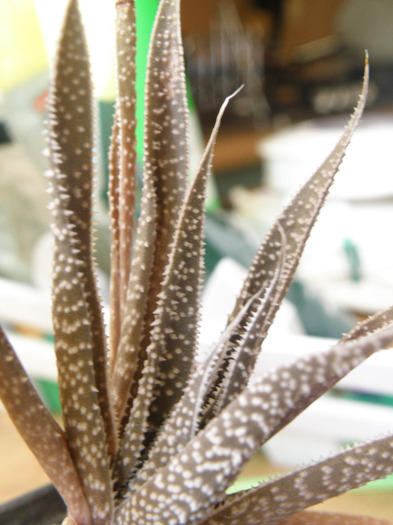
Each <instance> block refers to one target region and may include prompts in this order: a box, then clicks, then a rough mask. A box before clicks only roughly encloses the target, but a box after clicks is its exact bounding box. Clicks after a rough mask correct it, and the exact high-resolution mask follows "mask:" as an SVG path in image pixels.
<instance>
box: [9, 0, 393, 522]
mask: <svg viewBox="0 0 393 525" xmlns="http://www.w3.org/2000/svg"><path fill="white" fill-rule="evenodd" d="M115 4H116V32H117V33H116V34H117V81H118V86H117V91H118V101H117V106H116V114H115V120H114V126H113V137H112V145H111V152H110V157H111V169H110V171H111V177H110V188H109V193H110V219H111V233H112V246H111V261H112V266H111V299H110V312H111V315H110V323H109V324H110V326H109V336H108V337H107V330H106V328H105V326H104V320H103V314H102V306H101V303H100V298H99V293H98V291H97V285H96V276H95V269H94V227H93V223H92V209H93V197H92V195H93V189H94V182H93V179H94V172H95V158H94V155H95V144H94V133H95V129H94V105H93V98H92V87H91V81H90V74H89V58H88V52H87V47H86V43H85V38H84V33H83V27H82V23H81V18H80V15H79V11H78V5H77V1H76V0H70V2H69V5H68V8H67V11H66V17H65V22H64V27H63V31H62V34H61V39H60V42H59V49H58V53H57V57H56V63H55V66H54V74H53V78H52V83H51V90H50V105H49V106H50V107H49V117H48V124H49V130H48V143H49V150H50V159H51V165H52V170H51V176H50V180H51V192H52V213H53V236H54V244H55V247H54V265H53V332H54V338H55V352H56V357H57V363H58V380H59V388H60V396H61V403H62V417H63V425H64V428H62V427H60V425H59V424H58V423H56V422H55V420H54V419H53V418H52V416H51V415H50V413H49V412H48V410H47V409H46V408H45V406H44V405H43V403H42V402H41V400H40V398H39V396H38V395H37V393H36V391H35V390H34V388H33V386H32V384H31V383H30V380H29V378H28V376H27V375H26V373H25V372H24V370H23V368H22V366H21V364H20V362H19V361H18V358H17V357H16V354H15V352H14V350H13V349H12V347H11V345H10V343H9V342H8V340H7V337H6V335H5V333H4V331H1V336H0V350H1V352H0V394H1V398H2V400H3V403H4V405H5V407H6V408H7V410H8V412H9V414H10V416H11V418H12V419H13V421H14V423H15V425H16V427H17V428H18V430H19V432H20V433H21V435H22V436H23V438H24V439H25V441H26V443H27V445H28V446H29V447H30V448H31V450H32V451H33V452H34V454H35V455H36V457H37V458H38V460H39V461H40V463H41V465H42V466H43V468H44V469H45V471H46V472H47V473H48V475H49V477H50V478H51V479H52V481H53V483H54V485H55V487H56V488H57V490H58V492H59V493H60V495H61V496H62V498H63V499H64V501H65V503H66V506H67V509H68V515H67V518H66V519H65V523H67V524H68V525H131V524H135V525H136V524H137V525H143V524H168V525H180V524H191V523H199V524H203V525H220V524H227V523H230V524H231V525H236V524H241V525H245V524H255V525H262V524H265V525H267V524H273V523H277V522H280V520H284V521H282V523H283V524H284V523H285V524H287V525H289V524H292V525H294V524H296V523H300V522H301V521H300V520H304V522H305V523H313V524H316V523H331V524H334V523H342V524H348V525H349V524H350V523H354V522H353V521H352V518H350V517H347V518H345V517H340V516H336V515H334V516H333V515H331V516H327V515H325V516H324V515H323V514H318V513H315V512H307V511H305V512H302V511H303V510H304V509H307V508H308V507H310V506H312V505H314V504H316V503H318V502H321V501H323V500H325V499H327V498H330V497H333V496H336V495H338V494H341V493H342V492H345V491H347V490H349V489H351V488H354V487H358V486H360V485H363V484H365V483H367V482H368V481H370V480H373V479H377V478H382V477H384V476H386V475H388V474H390V473H392V472H393V435H389V436H385V437H382V438H379V439H377V440H374V441H372V442H370V443H365V444H362V445H357V446H355V447H354V448H351V449H347V450H344V451H343V452H341V453H340V454H338V455H335V456H333V457H331V458H328V459H326V460H322V461H319V462H316V463H314V464H312V465H310V466H308V467H304V468H300V469H298V470H296V471H295V472H292V473H290V474H287V475H284V476H282V477H278V478H275V479H272V480H269V481H266V482H263V483H261V484H260V485H259V486H257V487H255V488H252V489H249V490H246V491H243V492H239V493H236V494H232V495H227V494H226V490H227V488H228V487H229V486H230V485H231V484H232V482H233V481H234V480H235V478H236V477H237V475H238V474H239V472H240V471H241V469H242V466H243V465H244V463H245V462H246V461H247V460H248V459H250V458H251V457H252V456H253V454H254V453H255V452H256V451H257V450H258V449H259V447H260V446H261V445H262V444H263V443H265V442H266V440H268V439H270V438H271V437H272V436H273V435H274V434H275V433H277V432H278V431H279V430H280V429H281V428H282V427H283V426H284V425H286V424H287V423H289V422H290V421H291V420H292V419H293V418H294V417H295V416H296V415H297V414H299V413H300V412H302V411H303V410H304V409H305V408H306V407H307V406H308V405H310V403H312V402H313V401H314V400H315V399H317V398H318V397H319V396H320V395H322V394H323V393H324V392H326V391H327V390H328V389H330V388H331V387H332V386H333V385H334V384H335V383H336V382H337V381H338V380H339V379H341V378H342V377H343V376H344V375H345V374H347V373H348V372H349V371H350V370H351V369H353V368H354V367H356V366H357V365H359V364H360V363H361V362H363V361H364V360H365V359H366V358H367V357H369V356H370V355H371V354H373V353H374V352H376V351H377V350H380V349H385V348H389V347H390V346H392V344H393V309H389V310H387V311H384V312H381V313H379V314H376V315H375V316H373V317H371V318H370V319H368V320H367V321H365V322H363V323H361V324H359V325H358V326H356V327H355V328H354V329H353V330H352V331H351V332H350V333H349V334H347V335H346V336H344V337H343V338H342V339H341V341H339V342H338V343H337V344H336V345H335V346H333V347H332V348H330V349H328V350H326V351H325V352H322V353H316V354H313V355H310V356H307V357H304V358H301V359H299V360H298V361H297V362H295V363H294V364H291V365H288V366H283V367H281V368H278V369H277V370H276V371H274V372H269V373H267V374H266V375H263V376H258V377H256V376H255V375H254V376H252V377H251V375H252V372H253V368H254V364H255V361H256V358H257V356H258V354H259V351H260V349H261V347H262V346H263V341H264V340H265V337H266V335H267V332H268V329H269V326H270V325H271V323H272V321H273V319H274V316H275V313H276V311H277V309H278V308H279V305H280V303H281V301H282V299H283V297H284V295H285V293H286V291H287V289H288V286H289V284H290V281H291V278H292V276H293V274H294V272H295V269H296V266H297V263H298V260H299V257H300V255H301V252H302V250H303V247H304V245H305V242H306V240H307V237H308V235H309V233H310V230H311V228H312V225H313V224H314V222H315V220H316V218H317V215H318V213H319V211H320V208H321V206H322V204H323V202H324V199H325V197H326V195H327V194H328V191H329V188H330V186H331V184H332V182H333V179H334V176H335V173H336V172H337V170H338V167H339V165H340V163H341V161H342V159H343V156H344V154H345V150H346V147H347V145H348V143H349V141H350V138H351V135H352V132H353V130H354V128H355V127H356V125H357V122H358V121H359V118H360V116H361V113H362V110H363V107H364V105H365V99H366V92H367V77H368V71H367V70H366V74H365V80H364V84H363V90H362V93H361V96H360V99H359V103H358V106H357V107H356V109H355V111H354V114H353V116H352V118H351V120H350V122H349V124H348V126H347V128H346V129H345V131H344V133H343V135H342V138H341V139H340V141H339V142H338V144H337V146H336V147H335V149H334V151H333V152H332V153H331V155H330V156H329V157H328V158H327V160H326V161H325V162H324V163H323V164H322V166H321V168H320V169H319V170H318V171H317V172H316V173H315V174H314V175H313V176H312V178H311V179H310V180H309V181H308V182H306V183H305V185H304V186H303V187H302V188H301V189H300V191H299V192H298V193H297V195H295V197H294V198H293V200H292V201H291V202H290V204H289V205H288V206H287V207H286V208H285V210H284V212H283V213H282V215H281V216H280V217H279V218H278V219H277V221H276V223H275V224H274V225H273V227H272V229H271V230H270V232H269V234H268V235H267V237H266V239H265V241H264V242H263V244H262V245H261V247H260V249H259V250H258V252H257V253H256V255H255V258H254V260H253V263H252V265H251V268H250V270H249V273H248V277H247V278H246V280H245V283H244V286H243V289H242V291H241V293H240V295H239V298H238V300H237V303H236V306H235V308H234V310H233V312H232V313H231V315H230V316H229V319H228V324H227V326H226V328H225V330H224V331H223V333H222V334H221V336H220V339H219V341H217V342H216V343H214V344H212V347H211V350H210V353H209V354H208V355H207V356H206V357H205V358H203V359H202V358H201V357H200V356H198V323H199V315H200V314H199V310H200V308H199V306H200V294H201V287H202V284H201V283H202V272H203V255H204V248H203V229H204V209H205V204H204V200H205V193H206V182H207V178H208V175H209V172H210V168H211V163H212V156H213V149H214V143H215V140H216V136H217V133H218V128H219V123H220V119H221V117H222V114H223V111H224V108H225V106H226V104H227V103H228V102H229V99H227V100H226V101H225V102H224V105H223V108H222V110H221V111H220V113H219V115H218V118H217V123H216V125H215V127H214V129H213V131H212V134H211V138H210V140H209V142H208V144H207V147H206V151H205V153H204V155H203V158H202V160H201V163H200V168H199V170H198V172H197V173H196V174H195V176H194V177H193V178H192V180H191V181H189V168H188V147H189V146H188V129H187V128H188V118H187V115H188V110H187V101H186V89H185V74H184V65H183V51H182V43H181V32H180V15H179V10H180V6H179V4H180V1H179V0H161V2H160V4H159V8H158V12H157V17H156V21H155V25H154V28H153V32H152V39H151V47H150V53H149V62H148V71H147V78H146V109H145V139H144V151H145V154H144V160H143V166H144V178H143V194H142V203H141V213H140V217H139V220H138V224H137V227H136V228H134V204H135V184H136V183H135V124H136V122H135V116H134V115H135V99H136V97H135V66H134V64H135V48H136V46H135V40H136V36H135V6H134V1H132V0H118V1H117V2H115ZM366 69H367V66H366ZM134 230H136V238H135V240H133V235H134ZM302 522H303V521H302ZM365 523H366V521H365ZM381 523H382V522H381Z"/></svg>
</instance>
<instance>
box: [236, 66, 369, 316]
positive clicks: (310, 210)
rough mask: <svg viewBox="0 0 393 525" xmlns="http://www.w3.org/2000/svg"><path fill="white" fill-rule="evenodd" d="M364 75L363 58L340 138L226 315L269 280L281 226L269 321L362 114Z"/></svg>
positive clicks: (259, 257)
mask: <svg viewBox="0 0 393 525" xmlns="http://www.w3.org/2000/svg"><path fill="white" fill-rule="evenodd" d="M368 75H369V72H368V62H367V60H366V68H365V75H364V83H363V89H362V93H361V95H360V98H359V102H358V104H357V107H356V109H355V111H354V113H353V116H352V118H351V120H350V121H349V123H348V125H347V127H346V129H345V131H344V133H343V135H342V137H341V139H340V140H339V142H338V143H337V145H336V147H335V148H334V149H333V151H332V153H331V154H330V155H329V156H328V157H327V159H326V160H325V161H324V163H323V164H322V165H321V167H320V168H319V169H318V170H317V171H316V173H315V174H314V175H313V176H312V177H311V178H310V179H309V180H308V181H307V182H306V183H305V184H304V186H303V187H302V188H301V189H300V191H299V192H298V193H297V194H296V195H295V197H294V198H293V199H292V201H291V202H290V204H289V205H288V206H287V207H286V208H285V210H284V211H283V212H282V214H281V215H280V216H279V217H278V219H277V221H276V222H275V224H274V225H273V226H272V228H271V230H270V231H269V233H268V234H267V235H266V237H265V240H264V242H263V243H262V245H261V247H260V249H259V250H258V252H257V254H256V256H255V258H254V260H253V262H252V265H251V267H250V271H249V274H248V277H247V278H246V281H245V283H244V286H243V289H242V291H241V293H240V295H239V299H238V301H237V304H236V307H235V309H234V312H233V313H232V314H231V316H230V318H233V316H234V314H235V313H236V312H237V311H238V310H239V308H240V306H241V305H242V304H244V302H245V301H247V300H248V298H249V297H251V296H253V295H254V294H255V293H256V292H257V291H258V289H259V288H260V287H262V286H263V284H264V283H265V282H266V281H267V282H269V281H271V280H272V279H273V276H274V273H275V268H276V267H277V264H278V262H279V254H280V247H281V232H280V229H282V230H283V231H284V234H285V238H286V241H287V246H286V259H285V264H284V272H285V278H283V279H280V281H279V284H278V286H277V294H276V305H275V306H273V307H272V308H271V311H270V312H269V315H268V316H267V319H266V322H268V321H270V322H271V321H272V320H273V318H274V315H275V313H276V311H277V308H278V305H279V304H280V303H281V301H282V299H283V297H284V295H285V293H286V291H287V289H288V286H289V284H290V282H291V279H292V277H293V274H294V272H295V270H296V267H297V264H298V262H299V258H300V255H301V253H302V251H303V248H304V246H305V243H306V241H307V239H308V236H309V234H310V231H311V228H312V227H313V225H314V223H315V221H316V219H317V216H318V214H319V212H320V209H321V207H322V205H323V203H324V201H325V199H326V196H327V194H328V192H329V189H330V187H331V185H332V183H333V181H334V177H335V174H336V173H337V170H338V168H339V166H340V164H341V162H342V160H343V158H344V155H345V151H346V149H347V147H348V144H349V142H350V140H351V137H352V134H353V132H354V130H355V128H356V126H357V124H358V122H359V119H360V117H361V115H362V112H363V109H364V106H365V104H366V97H367V90H368Z"/></svg>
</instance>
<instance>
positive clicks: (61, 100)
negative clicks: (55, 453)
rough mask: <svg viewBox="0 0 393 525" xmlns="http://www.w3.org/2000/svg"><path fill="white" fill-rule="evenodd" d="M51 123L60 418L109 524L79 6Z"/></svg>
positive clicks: (65, 38) (106, 421) (61, 58)
mask: <svg viewBox="0 0 393 525" xmlns="http://www.w3.org/2000/svg"><path fill="white" fill-rule="evenodd" d="M48 120H49V149H50V152H51V160H52V175H51V182H52V193H53V200H52V211H53V228H52V229H53V235H54V244H55V247H54V264H53V290H52V296H53V303H52V309H53V332H54V337H55V351H56V357H57V364H58V375H59V387H60V396H61V402H62V409H63V418H64V422H65V431H66V434H67V441H68V444H69V448H70V451H71V454H72V456H73V459H74V461H75V464H76V468H77V470H78V473H79V476H80V478H81V480H82V484H83V486H84V490H85V493H86V497H87V499H88V502H89V505H90V509H91V512H92V517H93V524H94V525H96V524H99V523H102V524H104V523H105V524H107V523H108V521H109V520H110V516H111V514H112V488H111V480H110V472H109V461H110V460H109V457H108V447H109V451H110V452H111V453H112V454H113V453H114V447H115V434H114V427H113V421H112V416H111V409H110V406H109V399H108V392H107V380H106V345H105V336H104V329H103V321H102V315H101V306H100V304H99V301H98V298H97V292H96V284H95V276H94V271H93V261H92V231H91V214H92V185H93V177H92V176H93V158H92V151H93V115H92V96H91V85H90V78H89V62H88V55H87V50H86V44H85V41H84V36H83V28H82V25H81V20H80V14H79V10H78V8H77V3H76V2H71V3H70V4H69V7H68V11H67V15H66V20H65V25H64V28H63V32H62V36H61V40H60V43H59V51H58V55H57V62H56V65H55V74H54V78H53V81H52V89H51V93H50V106H49V116H48ZM93 480H94V482H93Z"/></svg>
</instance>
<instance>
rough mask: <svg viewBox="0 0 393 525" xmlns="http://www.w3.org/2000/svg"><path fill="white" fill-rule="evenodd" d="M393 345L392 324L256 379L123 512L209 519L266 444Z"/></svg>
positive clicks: (174, 522)
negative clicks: (315, 403) (249, 462)
mask: <svg viewBox="0 0 393 525" xmlns="http://www.w3.org/2000/svg"><path fill="white" fill-rule="evenodd" d="M392 344H393V327H389V328H384V329H382V330H381V331H380V332H379V333H378V335H377V334H373V335H372V336H369V337H365V338H363V339H362V340H361V341H360V342H348V343H345V344H339V345H337V346H336V347H333V348H332V349H330V350H328V351H326V352H323V353H318V354H315V355H311V356H308V357H306V358H303V359H299V360H298V361H297V362H296V363H294V364H293V365H290V366H287V367H281V368H279V369H277V371H275V372H272V373H270V374H269V375H266V376H264V377H262V378H257V379H255V382H253V383H252V384H251V385H250V386H249V387H248V388H247V389H245V390H244V391H243V392H242V394H240V395H239V396H238V397H237V398H236V399H235V400H234V401H232V402H231V403H230V404H229V405H228V406H227V407H226V409H225V410H223V411H222V412H221V413H220V414H219V416H217V417H216V418H215V419H214V420H212V421H211V422H210V423H209V425H207V427H206V428H205V429H204V430H202V431H201V432H200V433H199V434H197V435H196V436H195V437H194V438H193V439H192V440H191V441H190V442H189V443H188V444H187V445H186V446H185V447H184V449H183V450H182V451H181V452H180V453H179V454H177V455H176V456H175V457H173V458H172V459H171V461H170V463H168V465H167V466H166V467H164V468H162V469H160V470H158V471H157V473H156V474H155V475H154V476H152V477H151V478H150V479H149V480H148V481H147V482H146V483H145V484H144V485H143V486H142V487H141V488H140V490H139V491H138V492H137V494H136V495H134V496H131V497H130V498H129V499H128V500H127V501H126V502H125V503H124V504H123V506H122V507H121V508H120V509H119V517H120V518H121V519H127V517H131V516H132V517H133V519H135V520H136V522H137V523H138V524H141V525H142V524H147V523H154V522H155V520H158V519H159V517H161V518H162V519H163V520H164V522H165V523H168V525H180V524H181V523H198V522H199V521H203V518H204V517H205V516H206V514H207V513H209V512H211V511H212V510H213V509H214V507H215V505H216V504H218V503H220V501H222V500H223V499H224V497H225V490H226V489H227V487H228V486H229V485H230V484H231V483H232V482H233V481H234V479H235V477H236V475H237V474H238V473H239V471H240V469H241V467H242V466H243V464H244V462H245V461H247V460H248V459H249V458H250V457H251V456H252V455H253V454H254V453H255V452H256V450H257V448H258V447H260V446H261V445H262V444H263V443H264V442H265V441H266V440H268V439H269V438H270V437H271V436H272V435H273V434H275V433H276V432H278V430H280V429H281V428H282V427H283V426H284V425H286V424H287V423H289V422H290V421H291V420H292V419H293V418H294V417H295V416H296V415H297V414H298V413H300V412H301V411H303V410H304V409H305V408H306V407H307V406H308V405H309V404H311V403H312V402H313V401H314V400H315V399H317V398H318V397H319V396H320V395H321V394H322V393H324V392H325V391H326V390H328V389H329V388H331V387H332V386H333V385H334V384H335V383H336V382H337V381H338V380H339V379H341V378H342V377H343V376H344V375H346V374H347V373H348V372H349V371H350V370H352V369H353V368H354V367H356V366H358V365H359V364H360V363H361V362H363V361H364V359H366V358H367V357H368V356H370V355H372V354H373V353H374V352H375V351H377V350H380V349H382V348H389V347H390V346H391V345H392ZM375 450H376V451H377V452H378V448H377V447H376V448H375ZM377 456H378V454H377ZM378 461H379V462H381V461H382V462H384V463H386V461H387V458H386V457H384V458H383V460H382V459H381V457H379V460H378ZM389 463H390V465H389V466H387V467H386V468H387V469H389V470H390V472H392V471H393V461H392V459H390V461H389ZM357 470H358V469H357ZM359 475H360V474H359ZM370 479H373V478H370ZM283 497H284V496H283ZM282 517H283V516H282Z"/></svg>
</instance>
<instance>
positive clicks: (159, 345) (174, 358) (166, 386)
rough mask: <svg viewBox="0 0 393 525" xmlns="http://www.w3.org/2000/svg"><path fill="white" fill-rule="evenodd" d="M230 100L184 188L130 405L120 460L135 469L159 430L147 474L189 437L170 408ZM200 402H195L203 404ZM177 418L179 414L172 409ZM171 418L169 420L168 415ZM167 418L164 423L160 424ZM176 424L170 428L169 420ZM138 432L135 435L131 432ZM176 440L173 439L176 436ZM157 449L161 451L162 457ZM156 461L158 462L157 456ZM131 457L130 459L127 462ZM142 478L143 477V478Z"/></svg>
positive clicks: (192, 333)
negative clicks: (143, 361) (208, 191)
mask: <svg viewBox="0 0 393 525" xmlns="http://www.w3.org/2000/svg"><path fill="white" fill-rule="evenodd" d="M230 98H231V97H228V99H227V100H226V101H225V103H224V104H223V107H222V108H221V111H220V113H219V115H218V118H217V122H216V125H215V126H214V129H213V131H212V134H211V137H210V140H209V143H208V145H207V147H206V151H205V154H204V157H203V159H202V162H201V165H200V168H199V170H198V172H197V174H196V175H195V177H194V180H193V182H192V184H191V186H190V188H189V190H188V193H187V195H186V198H185V200H184V203H183V206H182V208H181V211H180V214H179V219H178V224H177V226H176V229H175V235H174V241H173V245H172V247H171V252H170V256H169V262H168V266H167V268H166V274H165V277H164V281H163V285H162V290H161V292H160V294H159V297H158V304H157V309H156V311H155V322H154V325H153V327H152V336H151V343H150V345H149V347H148V348H147V360H146V364H145V368H144V370H143V375H142V379H141V385H140V392H141V393H142V394H143V395H141V396H139V397H138V398H137V399H136V400H135V403H134V406H133V409H132V410H131V415H130V419H129V422H128V424H127V426H126V429H125V433H124V438H123V440H122V451H121V454H122V459H123V461H124V459H125V458H127V464H130V465H132V466H133V467H134V466H135V462H137V461H138V460H139V456H140V452H141V450H142V447H143V444H144V445H145V446H149V442H147V440H146V432H149V440H150V441H152V440H153V439H154V437H155V435H156V433H157V431H158V429H160V428H161V426H162V425H163V424H164V426H165V431H164V432H160V439H159V440H158V442H157V448H156V450H155V452H154V458H156V459H155V460H154V461H151V460H150V462H149V467H148V470H151V469H152V468H154V467H153V465H155V466H157V463H156V462H157V461H159V463H161V464H162V462H163V461H164V460H168V459H169V457H170V455H171V454H168V448H167V445H168V442H172V447H173V448H172V449H171V450H172V453H173V451H174V450H176V449H177V447H178V446H179V444H180V443H182V442H184V440H185V436H186V435H187V436H188V437H189V438H190V437H192V434H191V435H189V434H188V429H189V419H190V417H187V415H186V417H185V418H184V419H181V418H180V419H179V415H175V416H174V417H173V415H172V412H173V409H174V407H175V404H176V403H177V402H178V401H179V400H180V399H181V398H182V405H184V403H183V400H184V399H187V394H186V392H185V391H186V386H187V384H188V383H189V377H190V374H191V371H192V370H191V369H192V365H193V363H194V362H195V357H196V356H195V352H196V349H197V345H198V324H199V316H200V295H201V283H202V281H201V280H202V268H203V245H204V210H205V197H206V185H207V180H208V177H209V174H210V171H211V162H212V156H213V151H214V145H215V141H216V138H217V133H218V130H219V126H220V122H221V119H222V115H223V113H224V111H225V108H226V106H227V104H228V102H229V100H230ZM202 401H203V399H199V402H202ZM195 406H198V404H197V403H195V401H194V398H193V399H192V401H190V400H189V405H188V406H187V408H185V407H184V411H185V412H186V411H187V410H188V411H189V412H190V416H191V419H192V417H193V416H192V414H193V412H194V411H195ZM176 414H178V410H177V409H176ZM169 416H171V417H169ZM167 418H169V420H168V422H165V420H166V419H167ZM174 419H175V420H176V422H177V428H176V429H175V428H173V427H172V426H171V424H170V422H173V420H174ZM135 428H138V429H139V430H141V429H143V432H139V433H138V434H135V432H134V429H135ZM176 436H177V437H176ZM162 447H163V449H164V450H165V451H166V452H165V454H163V453H162ZM158 457H159V458H160V459H159V460H157V458H158ZM132 458H133V459H132ZM144 475H145V474H144Z"/></svg>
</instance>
